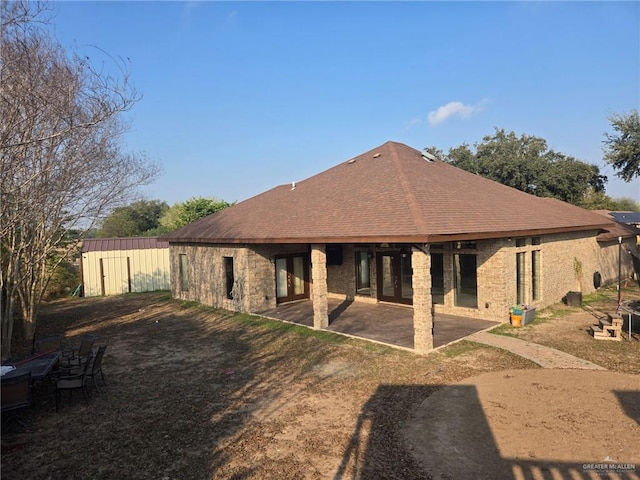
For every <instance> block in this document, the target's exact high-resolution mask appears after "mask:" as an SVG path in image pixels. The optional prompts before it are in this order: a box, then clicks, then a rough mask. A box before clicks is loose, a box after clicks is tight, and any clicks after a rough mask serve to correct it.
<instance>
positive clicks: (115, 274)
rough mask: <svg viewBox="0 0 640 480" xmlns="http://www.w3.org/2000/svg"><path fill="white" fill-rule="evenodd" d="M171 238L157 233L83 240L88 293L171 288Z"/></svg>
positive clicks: (86, 293) (83, 279)
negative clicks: (161, 237)
mask: <svg viewBox="0 0 640 480" xmlns="http://www.w3.org/2000/svg"><path fill="white" fill-rule="evenodd" d="M169 265H170V262H169V242H165V241H161V240H158V238H156V237H130V238H89V239H85V240H84V241H83V243H82V264H81V266H82V284H83V292H84V295H85V296H86V297H94V296H99V295H119V294H122V293H131V292H151V291H155V290H169V289H170V288H171V275H170V270H169Z"/></svg>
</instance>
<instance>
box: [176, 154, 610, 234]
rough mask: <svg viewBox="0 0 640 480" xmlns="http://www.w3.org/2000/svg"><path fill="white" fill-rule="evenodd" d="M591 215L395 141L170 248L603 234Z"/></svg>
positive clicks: (211, 220) (217, 219)
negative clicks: (584, 232)
mask: <svg viewBox="0 0 640 480" xmlns="http://www.w3.org/2000/svg"><path fill="white" fill-rule="evenodd" d="M607 223H608V222H607V221H606V220H604V219H603V218H602V217H601V216H599V215H597V214H594V213H592V212H590V211H588V210H584V209H582V208H579V207H576V206H573V205H570V204H568V203H565V202H561V201H559V200H553V199H546V198H539V197H535V196H532V195H529V194H527V193H524V192H521V191H519V190H516V189H513V188H510V187H507V186H505V185H502V184H500V183H497V182H494V181H492V180H488V179H486V178H483V177H480V176H478V175H475V174H472V173H469V172H466V171H464V170H462V169H459V168H456V167H454V166H452V165H450V164H448V163H445V162H442V161H439V160H435V161H428V160H426V159H425V158H424V157H423V156H422V153H421V152H420V151H418V150H415V149H413V148H410V147H408V146H406V145H403V144H400V143H395V142H387V143H385V144H383V145H381V146H379V147H377V148H374V149H372V150H370V151H368V152H366V153H363V154H362V155H359V156H357V157H355V158H352V159H350V160H347V161H345V162H342V163H340V164H338V165H336V166H335V167H332V168H330V169H328V170H325V171H324V172H321V173H319V174H317V175H314V176H312V177H309V178H307V179H305V180H303V181H301V182H296V183H295V185H282V186H279V187H276V188H273V189H271V190H269V191H267V192H264V193H262V194H260V195H257V196H255V197H253V198H250V199H248V200H245V201H243V202H240V203H238V204H236V205H234V206H231V207H228V208H226V209H224V210H222V211H220V212H217V213H214V214H212V215H210V216H208V217H205V218H203V219H200V220H199V221H197V222H194V223H192V224H191V225H187V226H185V227H183V228H181V229H179V230H177V231H175V232H173V233H171V234H169V235H167V236H165V237H163V238H164V239H166V240H169V241H170V242H206V243H311V242H318V243H332V242H353V243H358V242H382V241H386V242H429V241H442V240H445V239H451V240H454V239H462V238H497V237H501V236H516V235H518V234H521V235H526V234H527V233H529V234H541V233H545V232H548V233H552V232H560V231H572V230H590V229H591V230H598V229H599V228H601V227H602V226H603V225H604V224H607Z"/></svg>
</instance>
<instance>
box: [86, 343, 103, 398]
mask: <svg viewBox="0 0 640 480" xmlns="http://www.w3.org/2000/svg"><path fill="white" fill-rule="evenodd" d="M106 350H107V346H106V345H102V346H101V347H99V348H98V353H96V358H95V359H94V360H93V364H92V365H91V368H90V369H89V371H88V372H87V374H86V375H87V377H88V378H90V379H91V381H92V382H93V386H94V387H96V390H97V391H98V392H100V387H99V386H98V382H96V377H97V376H98V375H100V378H101V379H102V383H103V384H105V385H106V383H107V382H106V380H105V378H104V372H103V371H102V357H104V352H105V351H106Z"/></svg>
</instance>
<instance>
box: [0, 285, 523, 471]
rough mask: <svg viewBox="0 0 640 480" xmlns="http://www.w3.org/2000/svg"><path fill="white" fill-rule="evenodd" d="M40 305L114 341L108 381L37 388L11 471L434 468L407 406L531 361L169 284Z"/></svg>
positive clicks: (56, 327)
mask: <svg viewBox="0 0 640 480" xmlns="http://www.w3.org/2000/svg"><path fill="white" fill-rule="evenodd" d="M41 315H42V316H41V317H40V322H39V326H38V333H39V334H45V333H55V332H60V333H64V334H65V336H66V337H67V338H68V339H69V340H70V341H75V340H77V338H78V336H79V335H81V334H83V333H87V332H90V333H94V334H95V335H97V336H98V341H97V342H96V345H97V346H99V345H103V344H107V345H108V349H107V352H106V355H105V358H104V362H103V365H104V370H105V375H106V377H107V382H108V385H107V386H106V387H105V388H103V389H102V392H101V393H97V392H94V393H93V395H92V398H91V399H90V401H89V403H85V402H84V401H83V399H82V396H81V395H75V396H73V397H71V398H69V397H68V396H64V397H63V401H62V408H61V409H60V412H59V413H56V412H55V408H54V407H53V402H52V396H46V397H44V398H40V399H39V400H40V402H39V405H38V410H37V412H36V413H35V414H34V415H35V421H36V422H35V423H36V425H37V429H36V432H35V433H34V435H33V436H32V437H31V438H30V439H29V440H28V442H27V443H26V444H24V445H23V446H22V447H21V449H20V450H12V451H3V454H2V457H1V462H2V464H1V470H2V478H3V479H4V478H7V479H14V478H15V479H18V478H30V479H31V478H33V479H38V478H42V479H45V478H52V479H80V478H91V479H105V480H106V479H113V478H135V479H136V480H147V479H149V480H151V479H153V480H157V479H162V478H167V479H169V478H171V479H174V478H198V479H231V478H236V479H240V478H243V479H249V478H256V479H257V478H260V479H321V478H337V477H336V471H338V469H340V468H341V469H342V470H341V471H342V473H343V475H342V476H341V478H365V477H366V478H403V479H409V480H411V479H415V480H418V479H426V478H429V476H428V475H427V474H426V473H425V472H424V471H423V470H422V468H421V467H420V466H419V465H417V464H416V462H415V460H414V459H413V457H412V454H411V452H410V451H409V450H408V449H407V447H406V445H405V443H404V442H403V437H402V429H403V425H405V423H406V422H407V421H408V420H409V418H410V415H411V412H412V411H413V410H414V409H415V408H416V407H417V406H419V405H421V404H422V402H424V400H425V399H426V398H427V397H428V396H429V395H431V394H432V393H433V392H435V391H437V390H439V389H441V388H442V387H443V386H445V385H450V384H454V383H457V382H459V381H461V380H463V379H465V378H468V377H472V376H475V375H478V374H480V373H484V372H491V371H503V370H510V369H513V368H533V367H532V365H531V364H530V362H528V361H526V360H524V359H522V358H520V357H517V356H515V355H512V354H509V353H508V352H505V351H503V350H499V349H492V348H490V347H483V346H481V345H478V344H474V343H471V342H461V343H460V345H458V346H454V347H453V348H451V349H450V350H449V352H448V353H447V354H445V353H440V352H434V353H432V354H429V355H416V354H412V353H409V352H406V351H402V350H398V349H393V348H389V347H385V346H381V345H377V344H374V343H370V342H366V341H360V340H356V339H352V338H347V337H344V336H340V335H335V334H333V333H331V332H321V331H315V330H312V329H308V328H304V327H300V326H296V325H293V324H285V323H282V322H277V321H273V320H268V319H263V318H260V317H255V316H252V315H243V314H234V313H232V312H227V311H223V310H216V309H212V308H209V307H203V306H201V305H198V304H196V303H193V302H180V301H174V300H167V298H166V294H165V293H158V294H149V295H133V296H130V295H123V296H119V297H108V298H104V297H102V298H81V299H73V300H68V301H66V300H60V301H55V302H51V303H48V304H45V305H44V306H43V308H42V314H41ZM14 348H15V352H14V353H15V354H19V353H21V352H20V351H19V350H20V348H23V349H25V350H27V349H29V348H30V345H29V344H28V343H26V344H24V345H20V344H16V345H15V346H14ZM358 425H359V427H358V429H357V430H354V428H355V427H356V426H358ZM2 440H3V444H4V442H5V440H6V435H5V433H4V432H3V437H2ZM80 452H81V454H80ZM87 458H90V459H91V461H89V462H88V461H87ZM114 459H117V461H115V460H114ZM363 467H366V475H364V474H362V468H363ZM399 472H400V473H399Z"/></svg>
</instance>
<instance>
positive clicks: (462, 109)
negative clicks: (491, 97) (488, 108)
mask: <svg viewBox="0 0 640 480" xmlns="http://www.w3.org/2000/svg"><path fill="white" fill-rule="evenodd" d="M485 103H486V102H485V101H484V100H483V101H481V102H480V103H478V104H477V105H465V104H464V103H462V102H449V103H447V104H446V105H443V106H442V107H438V109H437V110H434V111H432V112H429V115H428V116H427V118H428V120H429V125H437V124H438V123H442V122H444V121H445V120H448V119H449V118H451V117H454V116H458V117H461V118H469V117H471V116H472V115H474V114H476V113H478V112H479V111H481V110H482V107H483V106H484V104H485Z"/></svg>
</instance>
